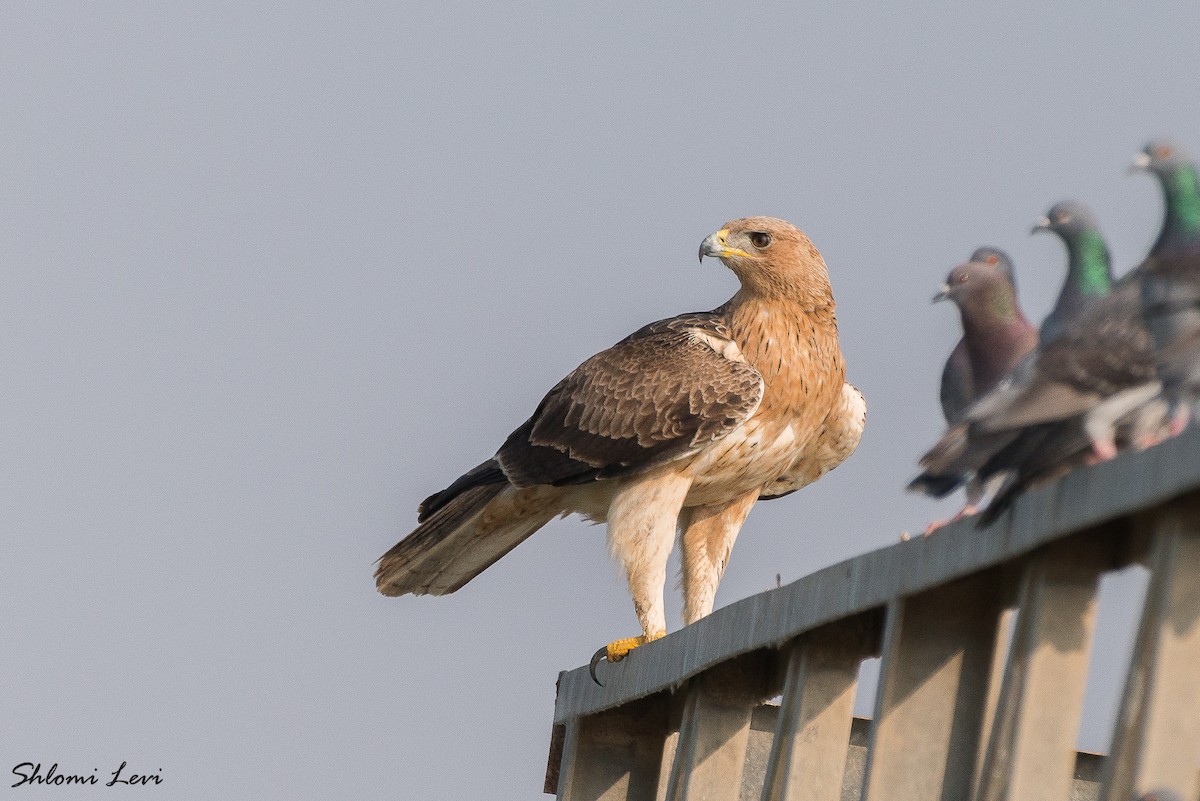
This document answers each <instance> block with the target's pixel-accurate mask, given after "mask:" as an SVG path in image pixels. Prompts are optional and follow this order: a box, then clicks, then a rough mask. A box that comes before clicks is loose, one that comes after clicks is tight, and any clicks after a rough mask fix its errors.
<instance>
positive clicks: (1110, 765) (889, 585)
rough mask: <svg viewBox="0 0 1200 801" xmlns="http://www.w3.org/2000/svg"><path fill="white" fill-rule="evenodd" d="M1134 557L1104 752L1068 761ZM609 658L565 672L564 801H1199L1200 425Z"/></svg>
mask: <svg viewBox="0 0 1200 801" xmlns="http://www.w3.org/2000/svg"><path fill="white" fill-rule="evenodd" d="M1132 564H1142V565H1144V566H1145V567H1146V568H1148V569H1149V571H1150V579H1149V586H1148V589H1147V592H1146V596H1145V602H1144V605H1143V609H1142V614H1141V622H1140V626H1139V629H1138V633H1137V639H1136V642H1135V645H1134V649H1133V656H1132V660H1131V663H1130V665H1129V669H1128V673H1127V676H1126V680H1125V687H1124V692H1123V695H1122V697H1121V702H1120V710H1119V712H1118V715H1117V721H1116V724H1115V727H1114V731H1113V733H1112V740H1111V742H1112V746H1111V749H1110V752H1109V755H1107V756H1097V755H1088V754H1077V753H1076V751H1075V742H1076V738H1077V736H1078V734H1079V728H1080V720H1081V715H1082V710H1083V698H1084V689H1085V686H1086V678H1087V668H1088V660H1089V658H1090V655H1091V646H1092V639H1093V632H1094V628H1095V619H1096V597H1097V588H1098V584H1099V581H1100V579H1101V577H1102V576H1103V575H1104V574H1105V573H1107V572H1109V571H1113V570H1119V569H1121V568H1124V567H1126V566H1129V565H1132ZM876 656H879V657H882V661H881V663H880V677H879V685H878V689H877V691H876V697H875V705H874V715H873V718H872V719H871V720H870V721H857V720H856V719H855V718H854V716H853V706H854V696H855V691H856V684H857V681H858V675H859V667H860V664H861V663H862V661H863V660H864V659H868V658H872V657H876ZM603 667H606V668H607V670H605V671H604V672H603V679H604V681H605V682H606V684H605V686H602V687H601V686H598V685H596V684H595V683H593V681H592V679H591V678H590V676H589V675H588V670H587V668H586V667H582V668H578V669H576V670H572V671H567V672H563V673H561V674H560V675H559V680H558V697H557V701H556V704H555V712H554V729H553V732H554V733H553V736H552V738H551V745H550V760H549V766H548V770H547V776H546V786H545V790H546V792H547V793H555V794H557V796H558V798H560V799H570V801H580V800H581V799H597V800H599V799H603V800H604V801H614V800H615V799H647V801H683V800H684V799H706V801H718V800H720V799H729V800H730V801H732V800H733V799H752V800H757V799H762V800H763V801H784V800H785V799H786V800H787V801H801V800H803V801H836V799H864V801H967V800H971V801H1001V799H1009V800H1010V801H1039V800H1041V799H1045V800H1046V801H1067V799H1092V798H1096V799H1103V801H1130V800H1131V799H1133V798H1135V797H1137V796H1138V795H1139V794H1141V793H1145V792H1147V791H1150V790H1152V789H1162V788H1169V789H1174V790H1175V791H1176V792H1178V793H1179V794H1180V795H1181V796H1182V797H1183V798H1185V799H1189V801H1197V799H1200V431H1197V430H1193V431H1189V432H1187V433H1185V434H1184V435H1183V436H1180V437H1177V438H1175V439H1173V440H1171V441H1168V442H1166V443H1163V444H1162V445H1159V446H1158V447H1155V448H1152V449H1150V450H1148V451H1146V452H1143V453H1133V454H1127V455H1124V456H1122V457H1121V458H1119V459H1117V460H1115V461H1112V462H1108V463H1105V464H1101V465H1097V466H1095V467H1092V468H1088V469H1085V470H1079V471H1076V472H1074V473H1072V474H1070V475H1068V476H1066V477H1065V478H1064V479H1062V480H1061V481H1059V482H1057V483H1054V484H1051V485H1047V486H1044V487H1041V488H1038V489H1036V490H1033V491H1030V492H1028V493H1026V494H1025V495H1024V496H1023V497H1022V498H1020V499H1019V501H1018V502H1017V504H1016V505H1015V506H1014V508H1013V509H1012V510H1011V511H1010V512H1009V513H1007V514H1005V515H1004V516H1003V517H1002V518H1001V519H1000V520H998V521H997V522H996V523H995V524H993V525H992V526H991V527H989V528H987V529H984V530H978V529H976V528H975V527H974V524H973V523H972V522H971V521H970V520H967V521H962V522H959V523H956V524H952V525H950V526H947V527H945V528H943V529H940V530H939V531H937V532H936V533H935V534H934V535H933V536H931V537H928V538H916V539H913V540H910V541H908V542H902V543H899V544H897V545H893V546H890V547H887V548H883V549H880V550H878V551H874V552H871V553H867V554H863V555H862V556H858V557H856V558H854V559H850V560H848V561H845V562H842V563H840V564H836V565H833V566H831V567H828V568H825V569H823V570H820V571H817V572H816V573H813V574H811V575H809V576H807V577H805V578H802V579H800V580H798V581H796V582H794V583H792V584H788V585H786V586H783V587H780V588H779V589H775V590H771V591H769V592H765V593H761V594H759V595H755V596H752V597H749V598H746V599H744V600H741V601H738V602H736V603H734V604H731V605H729V606H727V607H725V608H722V609H719V610H717V611H716V612H714V613H713V614H712V615H710V616H709V617H707V618H704V619H703V620H701V621H699V622H698V623H696V624H694V625H692V626H688V627H685V628H684V629H682V630H680V631H677V632H675V633H673V634H671V635H669V636H667V637H665V638H664V639H662V640H659V641H657V642H654V643H650V644H649V645H645V646H643V647H641V648H639V649H637V650H636V651H634V652H633V653H632V654H630V656H629V657H627V658H626V659H625V660H624V661H623V662H620V663H617V664H614V665H605V666H603ZM771 699H775V701H776V702H775V703H771V702H770V700H771Z"/></svg>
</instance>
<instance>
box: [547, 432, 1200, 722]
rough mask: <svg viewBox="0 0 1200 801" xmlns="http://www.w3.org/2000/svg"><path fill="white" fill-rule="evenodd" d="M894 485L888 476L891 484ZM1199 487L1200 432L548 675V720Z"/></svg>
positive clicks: (666, 684) (612, 701)
mask: <svg viewBox="0 0 1200 801" xmlns="http://www.w3.org/2000/svg"><path fill="white" fill-rule="evenodd" d="M897 481H899V478H898V479H897ZM1197 488H1200V427H1193V428H1192V429H1191V430H1189V431H1187V432H1185V433H1184V434H1183V435H1181V436H1179V437H1176V438H1175V439H1172V440H1170V441H1168V442H1165V443H1163V444H1161V445H1159V446H1157V447H1155V448H1151V449H1150V450H1148V451H1145V452H1143V453H1128V454H1124V455H1122V456H1121V457H1120V458H1118V459H1115V460H1113V461H1111V462H1107V463H1105V464H1100V465H1097V466H1095V467H1091V468H1086V469H1081V470H1077V471H1075V472H1073V473H1071V474H1070V475H1068V476H1066V477H1064V478H1063V479H1062V480H1060V481H1057V482H1055V483H1052V484H1048V485H1046V486H1044V487H1039V488H1038V489H1035V490H1032V491H1030V492H1027V493H1025V495H1024V496H1022V497H1021V498H1020V499H1019V500H1018V501H1017V503H1016V504H1015V506H1014V507H1013V509H1012V510H1011V511H1009V512H1008V513H1006V514H1005V515H1004V516H1003V517H1001V518H1000V519H999V520H998V521H996V523H994V524H993V525H992V526H990V527H988V528H986V529H982V530H980V529H977V528H976V527H975V524H974V523H973V522H972V521H971V520H963V521H960V522H958V523H955V524H952V525H949V526H946V527H945V528H943V529H940V530H939V531H938V532H937V533H936V534H935V535H934V536H932V537H927V538H924V537H917V538H914V539H912V540H910V541H908V542H902V543H898V544H896V545H892V546H889V547H886V548H881V549H879V550H877V551H872V552H869V553H866V554H863V555H861V556H857V557H854V558H853V559H848V560H846V561H844V562H841V563H838V564H835V565H831V566H830V567H827V568H824V569H822V570H818V571H817V572H815V573H812V574H810V575H808V576H805V577H804V578H801V579H798V580H797V581H794V582H792V583H791V584H788V585H786V586H784V587H780V588H779V589H775V590H770V591H768V592H764V593H760V594H758V595H754V596H751V597H749V598H745V599H743V600H741V601H737V602H735V603H733V604H730V605H729V606H726V607H724V608H722V609H718V610H717V611H715V612H714V613H713V614H712V615H710V616H708V617H706V618H705V619H703V620H701V621H699V622H698V623H696V624H694V625H691V626H687V627H685V628H683V629H681V630H680V631H677V632H675V633H673V634H670V635H669V636H667V637H664V638H663V639H661V640H658V641H657V642H654V643H651V644H649V645H645V646H643V647H641V648H638V649H637V650H636V651H634V652H633V653H632V654H630V656H629V657H627V658H626V659H625V660H624V661H622V662H620V663H618V664H615V665H608V664H603V665H601V666H600V670H601V671H602V676H601V678H602V679H603V680H604V681H605V682H606V685H605V686H604V687H599V686H597V685H596V684H595V683H594V682H592V680H591V677H590V676H589V675H588V671H587V668H586V667H581V668H576V669H575V670H572V671H564V672H563V673H560V674H559V687H558V699H557V702H556V704H555V710H554V722H555V723H565V722H567V721H569V720H571V719H573V718H575V717H578V716H581V715H590V714H593V713H596V712H600V711H602V710H605V709H610V708H612V707H615V706H619V705H621V704H624V703H627V702H629V701H631V700H634V699H637V698H642V697H644V696H647V695H650V694H653V693H657V692H661V691H663V690H669V689H672V688H674V687H677V686H678V685H679V684H680V683H682V682H683V681H685V680H687V679H688V678H690V677H692V676H694V675H696V674H697V673H700V672H701V671H704V670H706V669H707V668H709V667H712V666H713V665H715V664H718V663H720V662H723V661H725V660H728V659H730V658H732V657H735V656H738V655H740V654H745V653H749V652H751V651H755V650H759V649H763V648H773V647H777V646H778V645H780V644H781V643H783V642H786V641H788V640H790V639H792V638H794V637H796V636H798V635H800V634H803V633H804V632H806V631H810V630H812V629H814V628H816V627H818V626H821V625H824V624H827V623H831V622H834V621H837V620H842V619H845V618H848V617H851V616H854V615H856V614H860V613H862V612H866V611H868V610H871V609H875V608H878V607H881V606H883V605H885V604H886V603H887V602H888V601H889V600H891V599H893V598H900V597H904V596H908V595H913V594H915V593H919V592H922V591H924V590H928V589H931V588H933V587H936V586H938V585H940V584H944V583H946V582H948V581H951V580H953V579H956V578H961V577H963V576H967V575H970V574H973V573H977V572H979V571H982V570H986V569H988V568H990V567H993V566H996V565H999V564H1001V563H1003V562H1006V561H1009V560H1011V559H1014V558H1016V557H1020V556H1022V555H1024V554H1027V553H1029V552H1030V551H1033V550H1035V549H1036V548H1039V547H1041V546H1043V545H1046V544H1047V543H1051V542H1054V541H1056V540H1059V539H1062V538H1064V537H1068V536H1070V535H1071V534H1074V533H1076V532H1079V531H1083V530H1085V529H1088V528H1092V527H1094V526H1097V525H1099V524H1101V523H1105V522H1107V521H1111V520H1116V519H1120V518H1126V517H1128V516H1130V515H1131V514H1133V513H1135V512H1138V511H1142V510H1145V509H1148V508H1151V507H1154V506H1158V505H1162V504H1164V503H1166V502H1167V501H1170V500H1172V499H1174V498H1178V497H1180V496H1183V495H1186V494H1188V493H1189V492H1191V491H1193V490H1196V489H1197Z"/></svg>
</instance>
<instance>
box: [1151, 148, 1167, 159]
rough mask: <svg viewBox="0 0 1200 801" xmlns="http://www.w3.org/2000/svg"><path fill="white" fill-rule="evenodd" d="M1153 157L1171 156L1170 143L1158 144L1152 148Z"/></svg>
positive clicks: (1164, 157) (1165, 157)
mask: <svg viewBox="0 0 1200 801" xmlns="http://www.w3.org/2000/svg"><path fill="white" fill-rule="evenodd" d="M1154 157H1155V158H1159V159H1168V158H1170V157H1171V146H1170V145H1159V146H1158V147H1156V148H1154Z"/></svg>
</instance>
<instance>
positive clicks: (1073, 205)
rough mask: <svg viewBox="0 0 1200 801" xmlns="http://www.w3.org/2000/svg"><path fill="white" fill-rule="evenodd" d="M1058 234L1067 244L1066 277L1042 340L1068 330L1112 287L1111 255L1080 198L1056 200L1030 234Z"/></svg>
mask: <svg viewBox="0 0 1200 801" xmlns="http://www.w3.org/2000/svg"><path fill="white" fill-rule="evenodd" d="M1040 231H1049V232H1051V233H1053V234H1057V235H1058V236H1059V238H1061V239H1062V241H1063V244H1064V245H1066V247H1067V277H1066V278H1065V279H1064V280H1063V285H1062V291H1060V292H1059V293H1058V301H1057V302H1056V303H1055V304H1054V309H1053V310H1052V311H1051V312H1050V314H1048V315H1047V316H1046V319H1045V320H1043V321H1042V326H1041V329H1040V331H1039V334H1040V339H1041V341H1042V342H1049V341H1050V340H1052V339H1054V338H1055V337H1057V336H1058V335H1060V334H1061V333H1062V332H1063V331H1065V330H1066V328H1067V326H1069V325H1070V324H1071V323H1072V322H1074V320H1075V318H1076V317H1078V316H1079V315H1080V314H1081V313H1083V312H1084V311H1085V310H1086V309H1088V308H1090V307H1091V306H1092V305H1093V304H1094V303H1095V302H1096V301H1098V300H1099V299H1100V298H1102V297H1104V296H1105V295H1107V294H1108V292H1109V290H1110V289H1111V288H1112V283H1113V276H1112V258H1111V257H1110V255H1109V252H1108V244H1107V243H1106V242H1105V241H1104V236H1103V235H1102V234H1101V233H1100V224H1099V223H1098V222H1097V221H1096V217H1095V215H1094V214H1092V211H1091V209H1089V208H1088V207H1087V206H1085V205H1083V204H1082V203H1080V202H1079V201H1077V200H1065V201H1063V202H1062V203H1056V204H1055V205H1053V206H1051V207H1050V210H1049V211H1048V212H1046V216H1045V217H1042V218H1041V219H1040V220H1038V222H1037V224H1036V225H1034V226H1033V230H1032V231H1031V232H1030V233H1038V232H1040Z"/></svg>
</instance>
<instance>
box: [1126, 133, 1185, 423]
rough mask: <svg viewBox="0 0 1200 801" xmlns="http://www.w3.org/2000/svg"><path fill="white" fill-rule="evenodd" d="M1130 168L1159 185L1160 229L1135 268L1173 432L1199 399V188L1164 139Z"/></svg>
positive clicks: (1182, 157)
mask: <svg viewBox="0 0 1200 801" xmlns="http://www.w3.org/2000/svg"><path fill="white" fill-rule="evenodd" d="M1131 169H1133V170H1135V171H1145V172H1149V173H1151V174H1153V175H1154V176H1156V177H1157V178H1158V180H1159V183H1160V184H1161V186H1162V189H1163V198H1164V201H1165V202H1164V213H1163V224H1162V230H1161V231H1160V232H1159V234H1158V238H1157V239H1156V240H1155V242H1154V246H1153V247H1152V248H1151V249H1150V254H1149V255H1148V256H1147V257H1146V260H1145V262H1143V263H1142V265H1141V267H1139V268H1138V269H1139V270H1140V272H1141V273H1142V274H1143V276H1144V277H1143V279H1142V304H1143V311H1144V314H1145V319H1146V325H1147V327H1148V328H1149V330H1150V333H1151V334H1152V335H1153V337H1154V342H1155V345H1156V346H1157V348H1158V351H1159V358H1160V364H1159V376H1160V378H1161V379H1162V381H1163V386H1164V395H1165V396H1166V397H1168V398H1169V399H1170V400H1171V401H1172V402H1174V403H1175V404H1176V412H1177V415H1176V419H1175V421H1174V425H1173V429H1174V431H1175V432H1176V433H1177V432H1178V431H1179V430H1181V429H1182V427H1183V425H1184V424H1185V423H1186V420H1187V417H1188V409H1189V407H1190V406H1191V405H1192V404H1194V403H1196V401H1197V400H1198V399H1200V187H1198V185H1197V177H1196V167H1195V165H1194V164H1193V163H1192V161H1191V159H1190V158H1189V157H1188V155H1187V153H1186V151H1184V149H1183V148H1182V147H1180V146H1179V145H1178V144H1177V143H1174V142H1170V141H1167V140H1153V141H1151V142H1150V143H1149V144H1147V145H1146V147H1145V148H1144V149H1143V150H1142V151H1141V152H1140V153H1138V155H1137V157H1136V158H1135V159H1134V162H1133V165H1132V167H1131Z"/></svg>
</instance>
